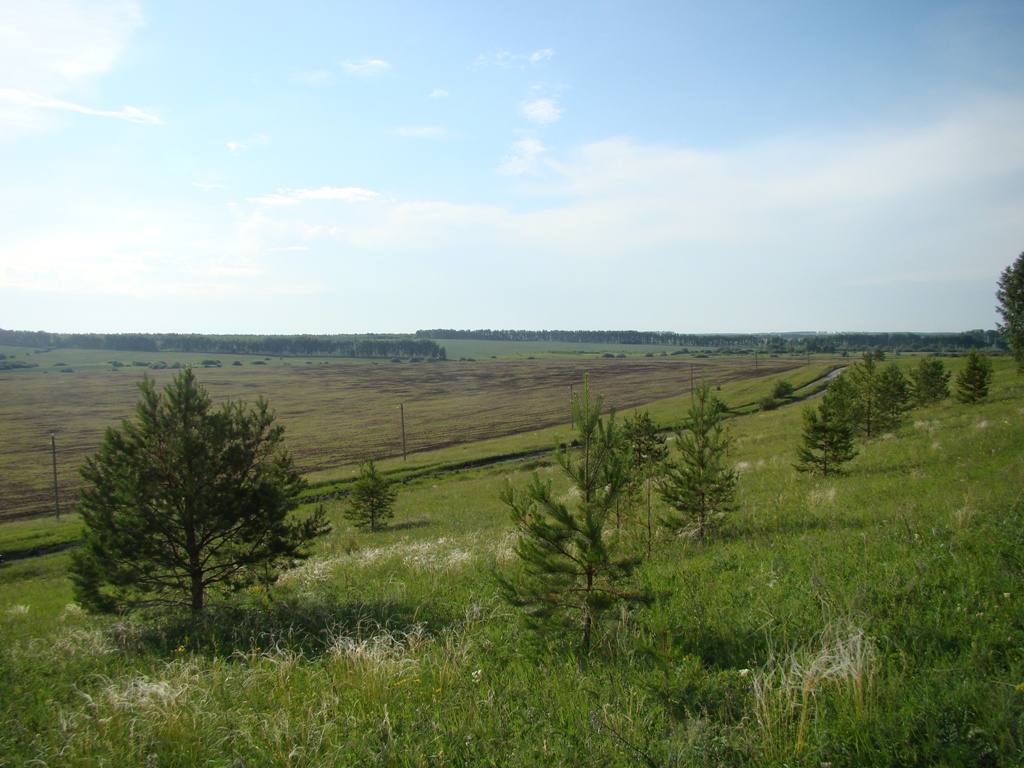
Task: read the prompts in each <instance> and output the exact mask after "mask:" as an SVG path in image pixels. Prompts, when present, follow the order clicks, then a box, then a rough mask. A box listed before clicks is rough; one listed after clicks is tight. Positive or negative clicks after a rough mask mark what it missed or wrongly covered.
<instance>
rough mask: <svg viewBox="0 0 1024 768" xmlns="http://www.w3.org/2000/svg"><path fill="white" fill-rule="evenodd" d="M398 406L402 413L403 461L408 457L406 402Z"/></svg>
mask: <svg viewBox="0 0 1024 768" xmlns="http://www.w3.org/2000/svg"><path fill="white" fill-rule="evenodd" d="M398 408H399V410H400V411H401V413H402V461H405V460H406V459H407V458H408V454H406V452H405V403H399V404H398Z"/></svg>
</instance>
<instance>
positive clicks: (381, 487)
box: [344, 459, 398, 533]
mask: <svg viewBox="0 0 1024 768" xmlns="http://www.w3.org/2000/svg"><path fill="white" fill-rule="evenodd" d="M397 499H398V489H397V488H396V487H395V486H394V484H393V483H392V482H391V481H390V480H388V479H387V478H386V477H384V476H383V475H382V474H381V473H380V472H378V471H377V467H375V466H374V464H373V460H372V459H371V460H370V461H366V462H363V463H361V464H360V465H359V479H358V480H356V482H355V485H353V486H352V494H351V495H350V496H349V500H348V506H347V507H346V508H345V512H344V515H345V517H346V518H347V519H349V520H351V521H353V523H354V524H355V526H356V527H357V528H363V529H369V530H370V532H371V533H376V532H377V531H380V530H382V529H384V528H386V527H387V525H388V522H389V521H390V520H391V518H393V517H394V516H395V509H394V507H395V501H396V500H397Z"/></svg>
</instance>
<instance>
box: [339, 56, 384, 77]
mask: <svg viewBox="0 0 1024 768" xmlns="http://www.w3.org/2000/svg"><path fill="white" fill-rule="evenodd" d="M389 69H391V64H389V63H388V62H386V61H384V59H360V60H359V61H351V60H349V61H343V62H341V71H342V72H344V73H345V74H346V75H354V76H356V77H374V76H376V75H381V74H383V73H385V72H387V71H388V70H389Z"/></svg>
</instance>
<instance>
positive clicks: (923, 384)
mask: <svg viewBox="0 0 1024 768" xmlns="http://www.w3.org/2000/svg"><path fill="white" fill-rule="evenodd" d="M952 375H953V374H952V373H951V372H950V371H947V370H946V365H945V364H944V363H943V362H942V361H941V360H939V359H938V358H937V357H924V358H921V359H920V360H918V361H917V365H916V366H915V367H914V368H911V369H910V382H911V392H912V394H913V398H914V402H915V403H916V404H917V405H933V404H934V403H938V402H941V401H942V400H945V399H946V398H947V397H949V379H950V377H951V376H952Z"/></svg>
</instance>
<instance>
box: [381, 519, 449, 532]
mask: <svg viewBox="0 0 1024 768" xmlns="http://www.w3.org/2000/svg"><path fill="white" fill-rule="evenodd" d="M432 525H437V523H435V522H434V521H433V520H407V521H406V522H404V523H394V524H392V525H389V526H388V527H387V529H386V530H388V531H411V530H413V529H415V528H429V527H430V526H432Z"/></svg>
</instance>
